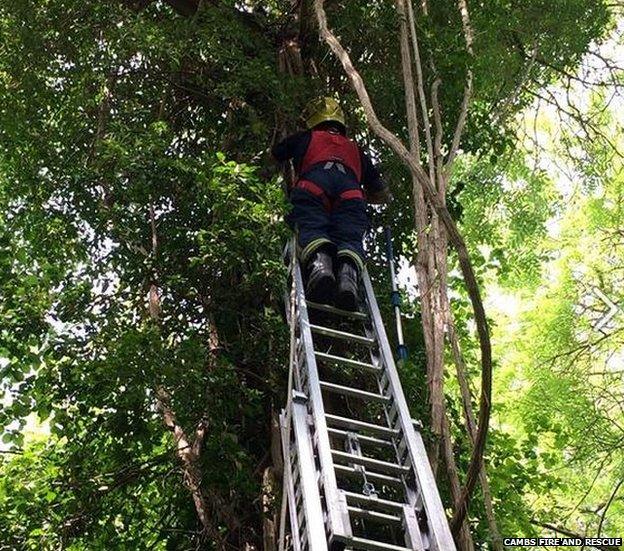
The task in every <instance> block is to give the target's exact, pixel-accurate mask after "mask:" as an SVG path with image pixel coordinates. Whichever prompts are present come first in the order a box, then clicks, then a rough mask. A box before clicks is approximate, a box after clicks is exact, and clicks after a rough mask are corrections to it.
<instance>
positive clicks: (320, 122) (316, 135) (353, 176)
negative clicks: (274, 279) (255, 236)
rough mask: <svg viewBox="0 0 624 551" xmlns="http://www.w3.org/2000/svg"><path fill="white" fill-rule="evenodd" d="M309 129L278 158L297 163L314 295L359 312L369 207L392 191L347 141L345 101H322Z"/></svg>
mask: <svg viewBox="0 0 624 551" xmlns="http://www.w3.org/2000/svg"><path fill="white" fill-rule="evenodd" d="M303 118H304V120H305V123H306V126H307V128H308V129H307V130H305V131H302V132H298V133H296V134H293V135H292V136H288V137H287V138H285V139H284V140H282V141H281V142H280V143H278V144H277V145H275V146H274V147H273V150H272V153H273V156H274V157H275V158H276V159H277V160H278V161H287V160H289V159H292V160H293V164H294V166H295V170H296V172H297V181H296V183H295V184H294V186H293V189H292V190H291V192H290V202H291V203H292V206H293V209H292V212H291V213H290V215H289V218H288V221H289V224H291V226H293V227H294V228H295V229H296V231H297V236H298V237H297V240H298V251H299V258H300V260H301V263H302V266H303V270H304V277H305V278H306V296H307V298H308V299H309V300H311V301H314V302H321V303H325V304H327V303H332V302H333V303H335V305H336V306H337V307H338V308H342V309H344V310H356V309H357V305H358V281H359V274H360V272H361V270H362V268H363V267H364V249H363V244H362V241H363V237H364V233H365V232H366V230H367V229H368V227H369V225H370V223H369V219H368V214H367V212H366V203H367V202H368V203H373V204H379V203H384V202H386V201H387V200H388V198H389V193H388V188H387V186H386V185H385V184H384V183H383V182H382V180H381V178H380V175H379V171H378V170H377V168H376V167H375V166H374V165H373V163H372V161H371V159H370V157H369V156H368V155H366V154H365V153H363V152H362V150H361V149H360V148H359V147H358V145H357V144H356V143H355V142H354V141H353V140H351V139H349V138H348V137H347V136H346V127H345V118H344V113H343V112H342V109H341V108H340V105H339V104H338V102H337V101H336V100H335V99H333V98H330V97H324V98H319V99H316V100H314V101H312V102H310V104H308V106H307V107H306V109H305V110H304V112H303Z"/></svg>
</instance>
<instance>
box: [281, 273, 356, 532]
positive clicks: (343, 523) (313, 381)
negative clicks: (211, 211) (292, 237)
mask: <svg viewBox="0 0 624 551" xmlns="http://www.w3.org/2000/svg"><path fill="white" fill-rule="evenodd" d="M294 269H295V273H294V274H293V275H294V278H295V287H296V297H297V307H298V317H299V324H300V336H301V339H302V342H303V346H304V351H305V353H304V357H305V366H302V367H304V368H305V369H306V371H307V376H308V377H307V382H308V398H309V401H310V404H311V406H312V419H313V424H314V428H315V433H316V442H317V452H318V456H319V462H320V467H321V481H322V485H323V491H324V494H325V503H326V507H327V517H328V524H329V536H330V538H336V539H337V540H340V539H343V538H344V537H348V536H350V535H351V524H350V522H349V513H348V511H347V508H346V501H345V499H344V496H342V495H341V494H340V493H339V491H338V482H337V480H336V473H335V471H334V462H333V459H332V454H331V445H330V441H329V433H328V430H327V422H326V419H325V408H324V406H323V396H322V393H321V386H320V378H319V373H318V367H317V365H316V356H315V352H314V344H313V340H312V332H311V330H310V321H309V318H308V310H307V306H306V299H305V292H304V286H303V277H302V275H301V268H300V267H299V263H298V262H297V263H296V264H295V268H294Z"/></svg>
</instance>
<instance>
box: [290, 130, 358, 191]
mask: <svg viewBox="0 0 624 551" xmlns="http://www.w3.org/2000/svg"><path fill="white" fill-rule="evenodd" d="M323 161H337V162H339V163H342V164H343V165H344V166H346V167H348V168H350V169H351V170H352V171H353V172H354V173H355V176H356V178H357V181H358V182H360V181H361V179H362V163H361V160H360V150H359V149H358V146H357V144H356V143H355V142H354V141H353V140H350V139H349V138H347V137H346V136H343V135H342V134H335V133H333V132H327V131H324V130H313V131H312V139H311V140H310V145H309V146H308V150H307V151H306V154H305V156H304V157H303V161H302V163H301V174H305V172H306V171H307V170H308V169H309V168H310V167H311V166H312V165H315V164H316V163H321V162H323Z"/></svg>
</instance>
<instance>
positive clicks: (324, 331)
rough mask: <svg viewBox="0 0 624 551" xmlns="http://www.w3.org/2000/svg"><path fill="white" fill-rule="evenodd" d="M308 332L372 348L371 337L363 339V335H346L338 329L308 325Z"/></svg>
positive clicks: (372, 340)
mask: <svg viewBox="0 0 624 551" xmlns="http://www.w3.org/2000/svg"><path fill="white" fill-rule="evenodd" d="M310 330H311V331H312V332H313V333H317V334H318V335H325V336H326V337H332V338H334V339H342V340H345V341H351V342H357V343H360V344H365V345H366V346H373V345H374V344H375V339H373V338H371V337H365V336H364V335H355V334H354V333H347V332H345V331H338V329H332V328H331V327H323V326H321V325H313V324H310Z"/></svg>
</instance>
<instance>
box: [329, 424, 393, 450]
mask: <svg viewBox="0 0 624 551" xmlns="http://www.w3.org/2000/svg"><path fill="white" fill-rule="evenodd" d="M327 432H329V434H332V435H333V436H339V437H341V438H347V436H349V434H354V435H355V436H356V437H357V439H358V440H359V441H360V442H362V443H364V444H374V445H375V446H383V447H385V448H393V447H394V444H393V443H392V442H390V441H389V440H382V439H381V438H375V437H374V436H366V435H365V434H357V433H351V432H349V431H348V430H341V429H335V428H331V427H328V428H327Z"/></svg>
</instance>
